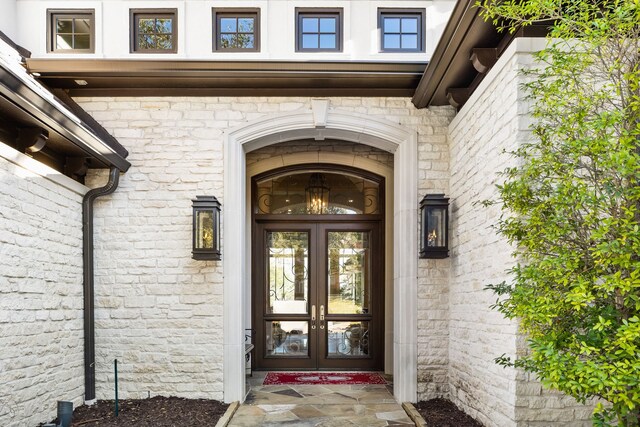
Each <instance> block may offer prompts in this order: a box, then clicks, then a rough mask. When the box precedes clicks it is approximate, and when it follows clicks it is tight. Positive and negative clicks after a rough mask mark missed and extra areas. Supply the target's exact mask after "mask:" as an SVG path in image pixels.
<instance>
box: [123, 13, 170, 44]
mask: <svg viewBox="0 0 640 427" xmlns="http://www.w3.org/2000/svg"><path fill="white" fill-rule="evenodd" d="M165 17H167V18H171V20H172V21H173V22H172V23H171V36H172V38H173V46H172V48H171V49H140V47H139V46H138V29H139V28H138V20H139V19H140V18H165ZM129 53H178V9H175V8H170V9H139V8H136V9H129Z"/></svg>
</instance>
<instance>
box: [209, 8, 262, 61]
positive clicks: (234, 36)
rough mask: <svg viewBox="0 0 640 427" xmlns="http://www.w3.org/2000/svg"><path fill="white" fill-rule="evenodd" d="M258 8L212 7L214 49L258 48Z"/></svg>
mask: <svg viewBox="0 0 640 427" xmlns="http://www.w3.org/2000/svg"><path fill="white" fill-rule="evenodd" d="M259 22H260V13H259V10H258V9H213V23H214V24H213V25H214V31H213V34H214V40H213V50H214V51H226V52H245V51H259V50H260V37H259V34H260V32H259V31H258V28H259Z"/></svg>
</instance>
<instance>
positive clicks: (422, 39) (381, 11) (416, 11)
mask: <svg viewBox="0 0 640 427" xmlns="http://www.w3.org/2000/svg"><path fill="white" fill-rule="evenodd" d="M425 15H426V9H424V8H411V9H395V8H383V7H380V8H378V33H379V34H380V38H379V41H380V47H379V52H380V53H389V52H392V53H424V52H425V47H426V44H427V43H426V22H425ZM396 16H397V17H400V18H402V17H407V16H417V17H418V18H419V19H420V22H419V23H418V48H417V49H402V48H397V49H393V48H389V49H385V47H384V27H383V22H384V18H385V17H396ZM400 34H402V33H400Z"/></svg>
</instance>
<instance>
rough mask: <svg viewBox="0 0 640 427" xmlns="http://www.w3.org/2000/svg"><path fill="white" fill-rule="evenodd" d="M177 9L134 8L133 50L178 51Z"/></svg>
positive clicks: (153, 51)
mask: <svg viewBox="0 0 640 427" xmlns="http://www.w3.org/2000/svg"><path fill="white" fill-rule="evenodd" d="M177 13H178V12H177V10H176V9H132V10H131V29H132V30H131V52H136V53H176V52H177V51H178V29H177V19H176V16H177Z"/></svg>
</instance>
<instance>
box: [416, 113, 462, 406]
mask: <svg viewBox="0 0 640 427" xmlns="http://www.w3.org/2000/svg"><path fill="white" fill-rule="evenodd" d="M431 109H432V111H434V112H435V111H437V112H438V116H437V117H434V118H433V119H432V120H431V121H430V122H429V124H428V125H426V126H424V127H423V128H422V129H421V132H420V137H419V140H418V179H419V182H418V193H419V194H418V199H419V200H421V199H422V197H424V195H425V194H439V193H444V194H445V195H447V196H449V194H450V188H449V168H450V167H451V164H450V163H451V159H450V156H449V140H448V125H449V122H450V121H451V120H452V119H453V117H454V116H455V110H454V109H453V108H449V107H431ZM417 206H418V205H417V204H416V208H417ZM419 229H420V227H419V226H416V232H417V231H418V230H419ZM418 241H419V240H418ZM450 268H451V264H450V260H449V259H448V258H447V259H421V260H419V261H418V314H417V315H418V400H428V399H433V398H436V397H446V396H447V395H448V393H449V380H448V365H449V271H450Z"/></svg>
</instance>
